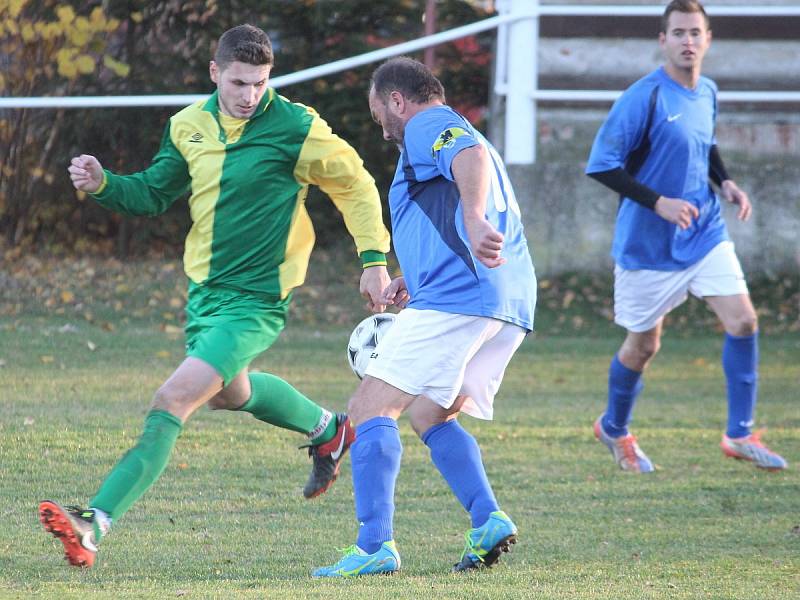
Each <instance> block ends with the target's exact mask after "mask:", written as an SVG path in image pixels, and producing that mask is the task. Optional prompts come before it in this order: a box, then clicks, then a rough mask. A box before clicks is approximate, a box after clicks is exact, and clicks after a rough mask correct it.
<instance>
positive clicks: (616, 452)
mask: <svg viewBox="0 0 800 600" xmlns="http://www.w3.org/2000/svg"><path fill="white" fill-rule="evenodd" d="M594 436H595V437H596V438H597V439H598V440H600V441H601V442H603V443H604V444H605V445H606V446H607V447H608V449H609V450H611V454H612V455H613V456H614V462H616V463H617V464H618V465H619V468H620V469H622V470H623V471H627V472H628V473H652V472H653V471H655V470H656V469H655V467H654V466H653V463H652V462H650V459H649V458H647V455H646V454H645V453H644V452H642V449H641V448H639V444H638V443H637V442H636V438H635V437H634V436H633V434H630V433H629V434H627V435H621V436H620V437H611V436H610V435H608V434H607V433H606V430H605V429H603V415H600V416H599V417H598V418H597V420H596V421H595V422H594Z"/></svg>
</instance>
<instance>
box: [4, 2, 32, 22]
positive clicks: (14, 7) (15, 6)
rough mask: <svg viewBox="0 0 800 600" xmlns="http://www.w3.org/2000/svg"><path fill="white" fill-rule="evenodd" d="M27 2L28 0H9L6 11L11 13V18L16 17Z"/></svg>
mask: <svg viewBox="0 0 800 600" xmlns="http://www.w3.org/2000/svg"><path fill="white" fill-rule="evenodd" d="M27 3H28V0H11V1H10V2H9V3H8V12H9V14H10V15H11V18H13V19H16V18H17V16H18V15H19V13H20V12H21V11H22V9H23V7H24V6H25V5H26V4H27Z"/></svg>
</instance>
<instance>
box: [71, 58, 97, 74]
mask: <svg viewBox="0 0 800 600" xmlns="http://www.w3.org/2000/svg"><path fill="white" fill-rule="evenodd" d="M75 66H76V68H77V69H78V72H79V73H81V74H82V75H88V74H89V73H91V72H92V71H94V58H92V57H91V56H89V55H88V54H81V55H80V56H79V57H78V58H76V59H75Z"/></svg>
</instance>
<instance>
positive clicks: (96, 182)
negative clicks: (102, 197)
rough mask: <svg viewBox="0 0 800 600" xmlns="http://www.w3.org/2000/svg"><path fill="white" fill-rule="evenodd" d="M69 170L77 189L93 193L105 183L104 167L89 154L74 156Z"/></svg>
mask: <svg viewBox="0 0 800 600" xmlns="http://www.w3.org/2000/svg"><path fill="white" fill-rule="evenodd" d="M67 171H68V172H69V178H70V179H71V180H72V185H73V186H75V189H76V190H80V191H82V192H88V193H89V194H93V193H94V192H96V191H97V190H99V189H100V186H101V185H103V167H102V165H101V164H100V161H98V160H97V159H96V158H95V157H94V156H91V155H89V154H81V155H80V156H75V157H73V159H72V160H71V161H70V164H69V167H67Z"/></svg>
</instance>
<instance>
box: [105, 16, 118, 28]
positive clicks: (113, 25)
mask: <svg viewBox="0 0 800 600" xmlns="http://www.w3.org/2000/svg"><path fill="white" fill-rule="evenodd" d="M117 27H119V19H109V20H108V23H106V31H114V30H115V29H116V28H117Z"/></svg>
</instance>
